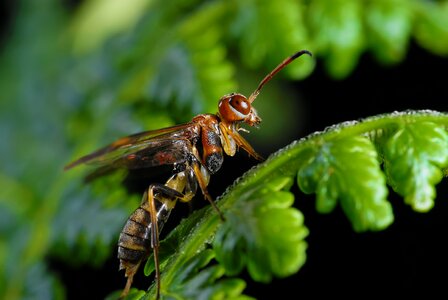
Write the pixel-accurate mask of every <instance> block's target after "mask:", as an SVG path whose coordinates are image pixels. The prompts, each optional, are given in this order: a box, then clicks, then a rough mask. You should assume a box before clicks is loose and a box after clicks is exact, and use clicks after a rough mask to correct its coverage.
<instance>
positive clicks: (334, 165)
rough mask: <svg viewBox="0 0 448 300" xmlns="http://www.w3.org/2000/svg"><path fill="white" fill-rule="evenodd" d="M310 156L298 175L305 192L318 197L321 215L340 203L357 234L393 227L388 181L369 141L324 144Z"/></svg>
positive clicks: (346, 139)
mask: <svg viewBox="0 0 448 300" xmlns="http://www.w3.org/2000/svg"><path fill="white" fill-rule="evenodd" d="M307 156H308V158H307V159H306V161H304V164H303V167H301V168H300V170H299V172H298V184H299V186H300V188H301V189H302V190H303V191H304V192H306V193H316V194H317V200H316V207H317V210H318V211H320V212H322V213H328V212H330V211H332V210H333V209H334V207H335V206H336V204H337V200H338V199H339V200H340V203H341V206H342V208H343V209H344V211H345V213H346V214H347V216H348V217H349V219H350V220H351V221H352V224H353V227H354V229H355V230H356V231H365V230H369V229H371V230H378V229H383V228H385V227H387V226H388V225H390V223H391V222H392V221H393V214H392V207H391V205H390V203H389V202H388V201H387V200H386V197H387V188H386V178H385V176H384V174H383V173H382V171H381V168H380V164H379V161H378V157H377V153H376V150H375V147H374V146H373V144H372V143H371V141H370V140H369V139H368V138H366V137H363V136H354V137H348V138H344V139H340V140H335V141H331V142H326V143H322V144H321V145H317V147H316V148H315V149H314V153H312V154H311V153H307Z"/></svg>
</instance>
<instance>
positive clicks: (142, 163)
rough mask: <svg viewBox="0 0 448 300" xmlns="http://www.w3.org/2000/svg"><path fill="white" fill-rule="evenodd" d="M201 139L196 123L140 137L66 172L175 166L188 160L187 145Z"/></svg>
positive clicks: (101, 151)
mask: <svg viewBox="0 0 448 300" xmlns="http://www.w3.org/2000/svg"><path fill="white" fill-rule="evenodd" d="M198 135H199V127H198V126H197V125H196V124H195V123H187V124H183V125H178V126H173V127H168V128H164V129H160V130H153V131H145V132H142V133H137V134H134V135H130V136H127V137H124V138H121V139H119V140H117V141H115V142H114V143H112V144H110V145H108V146H106V147H104V148H101V149H99V150H97V151H95V152H93V153H91V154H88V155H86V156H83V157H81V158H79V159H78V160H76V161H74V162H72V163H70V164H69V165H67V166H66V167H65V169H66V170H68V169H71V168H73V167H75V166H77V165H81V164H87V165H91V166H93V167H96V168H99V167H105V166H108V167H112V168H120V167H124V168H128V169H134V168H147V167H151V166H157V165H163V164H172V163H175V162H177V160H179V159H182V157H184V156H185V153H184V151H185V150H186V147H187V144H188V143H189V142H190V141H192V140H193V139H195V138H196V137H197V136H198Z"/></svg>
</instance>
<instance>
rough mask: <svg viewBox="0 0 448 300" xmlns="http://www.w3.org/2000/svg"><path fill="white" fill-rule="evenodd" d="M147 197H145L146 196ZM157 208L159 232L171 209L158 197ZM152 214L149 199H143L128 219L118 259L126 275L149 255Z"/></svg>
mask: <svg viewBox="0 0 448 300" xmlns="http://www.w3.org/2000/svg"><path fill="white" fill-rule="evenodd" d="M144 198H145V197H144ZM155 202H156V210H157V220H158V224H157V225H158V229H159V232H160V231H161V230H162V227H163V225H164V224H165V222H166V220H167V219H168V216H169V213H170V211H171V210H170V209H168V207H167V206H166V205H165V204H163V203H161V202H158V201H157V199H156V201H155ZM151 230H152V223H151V215H150V212H149V205H148V202H147V201H143V202H142V204H141V205H140V207H138V208H137V209H136V210H135V211H134V212H133V213H132V214H131V216H130V217H129V218H128V220H127V221H126V223H125V225H124V227H123V230H122V231H121V233H120V238H119V239H118V259H120V270H122V269H125V272H126V275H127V276H128V275H129V273H133V272H134V269H135V270H136V269H137V268H138V267H139V265H140V263H141V262H142V261H143V260H144V259H146V258H147V257H148V254H149V251H150V250H151Z"/></svg>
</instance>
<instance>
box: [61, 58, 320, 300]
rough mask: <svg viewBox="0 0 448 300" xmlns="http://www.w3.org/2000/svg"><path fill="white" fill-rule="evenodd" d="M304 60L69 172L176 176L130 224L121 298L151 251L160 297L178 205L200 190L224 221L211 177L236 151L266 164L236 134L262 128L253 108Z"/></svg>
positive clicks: (156, 188) (123, 241) (123, 246)
mask: <svg viewBox="0 0 448 300" xmlns="http://www.w3.org/2000/svg"><path fill="white" fill-rule="evenodd" d="M303 54H308V55H311V53H310V52H308V51H307V50H302V51H299V52H297V53H295V54H294V55H292V56H290V57H288V58H287V59H285V60H284V61H283V62H282V63H281V64H279V65H278V66H277V67H276V68H275V69H274V70H273V71H272V72H271V73H269V74H268V75H267V76H266V77H265V78H264V79H263V80H262V81H261V82H260V84H259V85H258V87H257V89H256V90H255V91H254V92H253V93H252V94H251V95H250V96H249V98H246V97H245V96H243V95H241V94H237V93H232V94H229V95H225V96H223V97H222V98H221V99H220V100H219V104H218V107H219V109H218V113H217V114H216V115H213V114H202V115H198V116H196V117H194V118H193V120H192V121H191V122H189V123H186V124H183V125H177V126H173V127H169V128H164V129H159V130H154V131H146V132H142V133H138V134H135V135H131V136H128V137H124V138H122V139H119V140H117V141H116V142H114V143H112V144H111V145H109V146H106V147H104V148H102V149H100V150H98V151H96V152H93V153H92V154H89V155H86V156H84V157H81V158H80V159H78V160H76V161H74V162H73V163H71V164H69V165H67V166H66V167H65V169H70V168H72V167H74V166H77V165H80V164H92V165H94V166H96V167H97V170H99V172H97V175H98V174H99V175H103V174H106V173H107V172H103V171H104V170H106V171H107V170H109V169H116V168H125V169H129V170H131V169H141V168H151V167H156V166H163V165H172V166H173V170H175V173H174V175H172V176H171V177H170V178H169V179H168V180H167V182H166V183H165V184H159V183H152V184H150V185H149V187H148V189H147V190H146V192H145V193H144V195H143V199H142V202H141V204H140V206H139V207H138V208H137V209H136V210H135V211H134V212H133V213H132V214H131V216H130V217H129V218H128V220H127V221H126V224H125V225H124V228H123V230H122V232H121V234H120V238H119V240H118V258H119V259H120V270H121V269H124V270H125V275H126V277H127V278H128V279H127V282H126V286H125V288H124V290H123V293H122V296H123V297H124V296H126V295H127V294H128V292H129V289H130V287H131V285H132V280H133V277H134V275H135V273H136V272H137V270H138V268H139V266H140V265H141V263H142V262H143V261H144V260H145V259H146V258H147V257H148V255H149V253H150V249H152V250H153V254H154V263H155V280H156V284H157V294H156V297H157V299H158V298H159V296H160V270H159V261H158V259H159V256H158V250H159V233H160V231H161V230H162V227H163V225H164V224H165V222H166V220H167V219H168V217H169V214H170V212H171V210H172V209H173V208H174V206H175V205H176V202H177V201H178V200H179V201H182V202H189V201H190V200H191V199H192V198H193V196H194V195H195V194H196V191H197V187H198V186H199V188H200V189H201V191H202V194H203V195H204V197H205V199H206V200H208V201H209V202H210V204H211V205H212V206H213V207H214V208H215V210H216V211H217V212H218V213H219V216H220V217H221V219H222V220H224V218H223V216H222V214H221V212H220V211H219V209H218V207H217V206H216V205H215V203H214V202H213V199H212V197H211V196H210V194H209V193H208V191H207V185H208V183H209V180H210V175H211V174H214V173H216V172H217V171H218V170H219V169H220V168H221V165H222V163H223V161H224V153H225V154H227V155H229V156H233V155H234V154H235V152H236V151H237V149H238V148H243V149H244V150H245V151H246V152H247V153H249V155H251V156H252V157H254V158H255V159H258V160H261V159H262V158H261V156H260V155H258V154H257V153H256V152H255V150H254V149H253V148H252V147H251V146H250V145H249V143H248V142H247V141H246V140H245V139H244V138H243V137H242V136H241V135H240V134H239V133H238V132H239V131H244V129H243V128H241V127H240V126H241V124H242V123H246V124H247V125H249V126H256V125H258V124H259V123H260V122H261V119H260V118H259V117H258V115H257V112H256V110H255V109H254V107H253V106H252V102H253V101H254V100H255V98H256V97H257V96H258V94H259V93H260V90H261V88H262V87H263V86H264V85H265V84H266V83H267V82H268V81H269V80H270V79H271V78H272V77H273V76H274V75H275V74H276V73H277V72H278V71H280V70H281V69H282V68H283V67H285V66H286V65H287V64H289V63H290V62H291V61H293V60H294V59H296V58H297V57H299V56H301V55H303ZM201 154H202V155H201Z"/></svg>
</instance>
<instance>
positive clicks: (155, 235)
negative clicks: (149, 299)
mask: <svg viewBox="0 0 448 300" xmlns="http://www.w3.org/2000/svg"><path fill="white" fill-rule="evenodd" d="M148 202H149V214H150V217H151V225H152V228H151V229H152V230H151V246H152V251H153V253H154V268H155V273H156V274H155V281H156V299H159V298H160V268H159V228H158V224H157V211H156V205H155V202H154V187H153V186H151V187H150V188H149V190H148Z"/></svg>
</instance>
